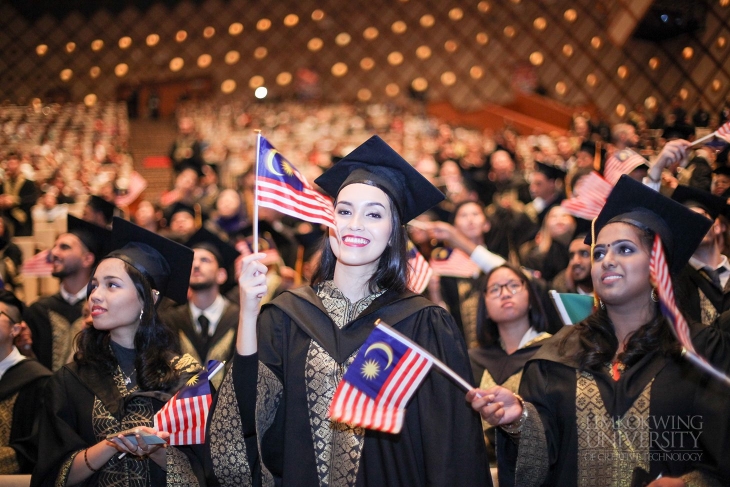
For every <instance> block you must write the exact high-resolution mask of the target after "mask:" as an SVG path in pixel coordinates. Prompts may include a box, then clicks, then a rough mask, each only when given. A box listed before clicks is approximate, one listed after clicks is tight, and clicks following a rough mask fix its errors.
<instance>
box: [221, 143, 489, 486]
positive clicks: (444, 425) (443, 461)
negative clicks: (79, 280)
mask: <svg viewBox="0 0 730 487" xmlns="http://www.w3.org/2000/svg"><path fill="white" fill-rule="evenodd" d="M315 182H316V183H317V184H318V185H319V186H320V187H321V188H323V189H324V190H325V191H326V192H327V193H328V194H330V195H331V196H332V197H333V198H335V203H334V210H335V211H334V213H335V225H336V229H337V230H336V231H335V230H330V234H329V237H328V238H326V239H324V240H323V241H322V250H323V255H322V259H321V263H320V267H319V269H318V271H317V272H316V273H315V276H314V278H313V279H312V285H311V286H307V287H304V288H300V289H299V290H296V291H287V292H284V293H283V294H281V295H280V296H279V297H277V298H276V299H274V300H273V301H272V302H271V303H269V304H267V305H265V306H263V308H262V309H261V310H259V302H260V299H261V297H262V296H263V295H264V294H265V292H266V284H265V283H266V281H265V277H266V267H265V266H264V265H262V264H261V263H260V262H259V260H260V259H261V258H262V257H263V255H262V254H253V255H250V256H248V257H246V258H244V260H243V269H242V272H241V277H240V279H239V284H240V288H241V320H240V323H239V330H238V342H237V354H236V356H235V357H234V359H233V366H232V369H231V370H230V371H229V373H228V374H227V375H226V378H225V380H224V382H223V384H222V386H221V389H220V392H219V395H218V398H217V404H216V406H215V410H214V411H213V412H212V413H211V419H210V428H209V440H208V445H209V448H210V460H211V463H212V468H213V472H214V477H215V479H214V480H211V481H210V482H211V483H213V482H217V483H218V484H220V485H226V486H228V485H230V486H234V485H235V486H242V485H251V484H253V485H261V484H262V485H286V486H363V485H372V486H385V485H389V486H417V485H433V486H447V485H448V486H453V485H464V486H482V485H491V478H490V476H489V465H488V462H487V457H486V449H485V445H484V439H483V437H482V433H481V425H480V419H479V415H478V414H477V413H476V412H475V411H473V410H472V409H471V408H470V407H469V404H468V403H466V402H465V401H464V395H463V393H461V392H460V391H459V388H458V387H457V386H456V385H454V383H452V382H451V381H450V380H449V379H447V378H445V377H444V376H442V375H441V374H438V373H433V372H431V373H430V374H429V375H428V376H427V377H426V379H425V380H424V382H423V384H422V385H421V386H420V388H419V389H418V391H417V392H416V393H415V394H414V395H413V397H412V399H411V401H410V402H409V404H408V405H407V407H406V413H405V419H404V425H403V429H402V430H401V432H400V433H398V434H388V433H383V432H378V431H373V430H365V429H362V428H357V427H352V426H351V425H348V424H343V423H338V422H334V421H332V420H330V419H329V417H328V410H329V407H330V403H331V401H332V397H333V395H334V392H335V390H336V388H337V386H338V384H339V382H340V379H341V378H342V376H343V374H344V373H345V372H346V371H347V369H348V367H349V366H350V364H351V363H352V361H353V360H354V358H355V356H356V355H357V353H358V350H359V349H360V347H361V345H362V344H363V342H364V341H365V339H366V338H367V337H368V335H369V334H370V332H371V331H372V330H373V328H374V322H375V320H376V319H378V318H380V319H382V320H383V321H384V322H386V323H388V324H390V325H391V326H393V327H394V328H395V329H396V330H397V331H399V332H400V333H402V334H404V335H405V336H407V337H408V338H410V339H411V340H414V341H415V342H417V343H418V344H419V345H420V346H422V347H424V348H425V349H426V350H428V351H429V352H431V353H433V354H434V355H435V356H436V357H437V358H439V359H440V360H442V361H444V362H445V363H446V364H447V365H448V366H449V367H451V368H452V369H453V370H454V371H455V372H456V373H457V374H459V375H460V376H462V377H464V378H466V379H467V380H469V381H471V380H472V374H471V370H470V366H469V359H468V356H467V350H466V345H465V343H464V339H463V338H462V336H461V333H460V331H459V329H458V328H457V327H456V325H455V323H454V320H453V318H452V317H451V316H450V315H449V314H448V313H447V312H446V311H445V310H444V309H443V308H441V307H439V306H436V305H435V304H433V303H432V302H430V301H428V300H426V299H425V298H423V297H420V296H417V295H415V294H413V293H411V292H410V291H408V290H407V289H406V282H407V275H408V264H407V260H406V236H405V235H406V233H405V227H404V224H405V223H406V222H408V221H410V220H411V219H413V218H414V217H416V216H417V215H419V214H420V213H422V212H423V211H425V210H427V209H429V208H430V207H431V206H433V205H434V204H437V203H438V202H439V201H441V200H442V199H443V195H442V194H441V193H440V192H439V191H438V190H437V189H436V188H435V187H433V186H432V185H431V184H430V183H429V182H428V181H426V179H424V178H423V177H422V176H421V175H420V174H419V173H418V172H417V171H416V170H414V169H413V168H412V167H411V165H410V164H409V163H408V162H406V161H405V160H404V159H403V158H402V157H400V156H399V155H398V154H397V153H396V152H395V151H393V149H391V148H390V147H389V146H388V145H387V144H386V143H385V142H383V140H382V139H380V138H379V137H377V136H375V137H372V138H371V139H369V140H368V141H366V142H365V143H364V144H362V145H361V146H359V147H358V148H356V149H355V150H354V151H353V152H351V153H350V154H349V155H348V156H347V157H345V158H344V159H342V160H341V161H339V162H338V163H337V164H336V165H335V166H334V167H333V168H331V169H330V170H328V171H327V172H326V173H324V174H323V175H322V176H321V177H320V178H318V179H317V180H316V181H315ZM259 311H260V312H259ZM257 325H258V326H257Z"/></svg>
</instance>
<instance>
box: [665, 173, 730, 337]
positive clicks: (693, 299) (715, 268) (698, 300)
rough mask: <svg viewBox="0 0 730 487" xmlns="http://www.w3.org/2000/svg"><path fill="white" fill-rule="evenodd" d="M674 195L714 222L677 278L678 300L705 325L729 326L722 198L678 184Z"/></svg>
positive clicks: (729, 289) (729, 291)
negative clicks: (723, 251)
mask: <svg viewBox="0 0 730 487" xmlns="http://www.w3.org/2000/svg"><path fill="white" fill-rule="evenodd" d="M672 199H673V200H674V201H678V202H679V203H682V204H683V205H684V206H686V207H688V208H690V209H691V210H692V211H694V212H696V213H699V214H700V215H703V216H705V217H707V218H709V219H711V220H712V221H713V222H714V223H713V225H712V226H711V227H710V230H709V231H708V232H707V234H706V235H705V236H704V238H703V239H702V241H701V242H700V245H699V246H698V247H697V249H696V250H695V252H694V254H692V257H691V258H690V259H689V263H688V264H687V265H686V266H685V267H684V269H683V270H682V272H681V273H680V275H679V277H678V279H677V281H678V282H677V300H678V301H679V302H680V304H682V305H683V309H684V311H685V313H686V314H687V315H688V316H689V317H690V318H692V319H693V320H694V321H697V322H701V323H702V324H703V325H706V326H709V325H718V326H720V327H721V328H723V329H726V330H730V263H729V262H728V258H727V257H726V256H725V255H723V254H722V246H723V242H722V239H723V235H724V233H725V229H726V223H725V222H724V221H723V220H722V219H721V218H720V216H721V215H723V216H724V215H725V214H726V213H727V204H726V202H725V200H724V199H723V198H720V197H719V196H714V195H712V194H710V193H708V192H706V191H702V190H700V189H696V188H691V187H689V186H683V185H680V186H677V189H675V190H674V193H673V194H672Z"/></svg>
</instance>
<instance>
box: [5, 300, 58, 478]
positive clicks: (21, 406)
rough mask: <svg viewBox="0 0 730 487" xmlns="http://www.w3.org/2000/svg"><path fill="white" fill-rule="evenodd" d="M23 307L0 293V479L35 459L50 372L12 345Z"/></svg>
mask: <svg viewBox="0 0 730 487" xmlns="http://www.w3.org/2000/svg"><path fill="white" fill-rule="evenodd" d="M22 313H23V303H22V302H21V301H20V300H19V299H18V298H17V297H16V296H15V295H14V294H13V293H11V292H10V291H6V290H4V289H0V418H2V421H0V475H9V474H19V473H24V474H28V473H31V472H32V471H33V467H34V466H35V462H36V457H37V448H38V445H37V442H38V437H37V420H38V411H39V410H40V404H42V403H43V390H44V387H45V385H46V381H47V380H48V377H50V375H51V371H50V370H48V369H47V368H45V367H43V366H42V365H41V364H40V363H38V361H36V360H33V359H28V358H26V357H25V356H23V355H22V354H21V353H20V352H19V351H18V349H17V348H16V347H15V346H14V345H13V340H15V337H17V336H18V334H19V333H20V330H21V320H22Z"/></svg>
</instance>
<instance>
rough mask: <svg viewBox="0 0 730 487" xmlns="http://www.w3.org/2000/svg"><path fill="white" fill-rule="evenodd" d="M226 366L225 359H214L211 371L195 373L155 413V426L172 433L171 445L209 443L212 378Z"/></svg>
mask: <svg viewBox="0 0 730 487" xmlns="http://www.w3.org/2000/svg"><path fill="white" fill-rule="evenodd" d="M222 369H223V363H222V362H219V361H217V360H210V361H209V362H208V370H207V371H206V370H204V371H202V372H200V373H198V374H197V375H195V376H193V377H192V378H191V379H190V380H189V381H188V382H187V384H186V385H185V386H184V387H183V388H182V389H180V390H179V391H177V393H176V394H175V395H174V396H172V399H170V400H169V401H167V403H165V405H164V406H162V409H160V410H159V411H158V412H157V414H155V418H154V427H155V428H156V429H157V430H158V431H165V432H167V433H170V444H171V445H199V444H201V443H205V424H206V422H207V420H208V409H209V408H210V403H211V402H212V396H211V390H210V380H211V379H212V378H213V376H214V375H215V374H217V373H218V372H219V371H220V370H222Z"/></svg>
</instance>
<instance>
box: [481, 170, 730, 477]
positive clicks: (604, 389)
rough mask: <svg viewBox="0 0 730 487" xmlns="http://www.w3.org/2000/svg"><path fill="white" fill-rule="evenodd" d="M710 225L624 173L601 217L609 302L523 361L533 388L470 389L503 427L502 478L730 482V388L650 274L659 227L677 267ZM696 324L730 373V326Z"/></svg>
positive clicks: (604, 291) (602, 288)
mask: <svg viewBox="0 0 730 487" xmlns="http://www.w3.org/2000/svg"><path fill="white" fill-rule="evenodd" d="M710 224H711V222H710V221H709V220H708V219H706V218H704V217H702V216H701V215H699V214H697V213H695V212H693V211H691V210H688V209H687V208H684V207H683V206H682V205H679V204H677V203H675V202H672V201H671V200H669V199H668V198H665V197H663V196H661V195H660V194H659V193H657V192H655V191H653V190H651V189H649V188H646V187H645V186H643V185H642V184H640V183H637V182H635V181H633V180H630V179H629V178H627V177H626V176H624V177H622V179H621V180H620V181H619V183H618V184H617V185H616V187H615V188H614V190H613V191H612V193H611V195H610V196H609V198H608V201H607V202H606V204H605V206H604V208H603V210H602V212H601V214H600V215H599V216H598V218H597V220H596V222H595V232H596V237H595V238H596V243H595V250H594V251H593V255H594V258H595V263H594V264H593V268H592V276H593V282H594V288H595V289H596V292H597V293H598V296H599V298H600V299H601V300H602V302H603V306H602V307H600V308H599V310H597V312H596V313H594V315H592V316H590V317H588V318H587V319H586V320H584V321H583V322H581V323H580V324H578V325H575V326H570V327H565V328H563V329H562V330H561V331H560V332H558V333H557V334H556V335H555V336H554V337H552V338H551V339H550V340H548V341H547V342H545V344H544V345H543V346H542V347H541V349H540V350H539V351H538V352H537V353H536V354H535V355H534V357H533V358H532V360H530V361H529V362H528V363H527V365H526V366H525V371H524V374H523V377H522V384H521V386H520V394H521V395H522V398H523V399H522V398H520V397H519V396H516V395H514V394H512V393H511V392H509V391H506V390H505V389H501V388H498V387H495V388H492V389H488V390H486V391H481V398H476V397H475V394H474V393H473V392H470V393H469V394H468V395H467V397H468V398H469V399H470V400H472V401H473V402H472V406H473V407H475V409H478V410H479V411H480V412H481V414H482V417H483V418H484V419H485V420H487V421H489V422H490V423H491V424H493V425H499V426H501V428H500V429H499V430H498V434H497V437H498V444H497V453H498V455H497V456H498V459H499V477H500V486H511V485H519V486H520V487H523V486H525V487H529V486H540V485H560V486H568V487H569V486H591V487H602V486H616V485H618V486H627V487H628V486H633V485H646V484H649V485H650V486H651V487H655V486H659V485H667V486H668V485H671V486H675V485H686V486H705V485H717V486H720V485H728V483H729V482H730V467H729V466H728V462H727V461H726V458H727V454H728V451H730V428H729V423H728V421H729V419H728V418H730V415H728V412H729V411H728V403H729V401H728V400H729V399H730V393H729V392H728V388H727V386H726V385H725V384H722V383H720V382H718V381H716V380H715V379H712V378H711V377H709V376H708V375H707V374H705V373H703V372H700V371H699V370H698V369H697V368H695V367H694V366H693V365H692V364H691V363H690V362H689V361H687V360H686V359H684V358H683V357H682V354H681V348H680V346H679V343H678V342H677V339H676V338H675V337H674V335H673V334H672V332H671V330H670V327H671V324H670V323H669V321H668V320H667V318H665V317H664V316H662V314H661V313H660V311H659V305H658V303H657V302H656V299H655V298H654V293H653V292H652V286H651V284H650V283H651V281H650V280H649V275H650V271H649V262H650V255H651V247H652V246H651V242H652V241H653V239H654V235H659V236H660V238H661V242H662V245H663V247H664V248H665V249H666V259H667V263H668V265H669V270H670V272H671V273H673V274H674V273H676V272H677V271H678V270H679V269H681V267H682V266H683V265H684V264H685V263H686V262H687V260H688V259H689V257H690V255H692V252H693V251H694V249H695V248H696V246H697V244H699V242H700V240H701V239H702V237H703V236H704V235H705V233H706V232H707V230H708V228H709V226H710ZM619 320H620V321H619ZM691 330H692V332H693V333H692V341H693V343H694V346H695V348H696V350H697V351H698V352H699V353H700V354H701V355H703V356H704V357H706V358H707V359H708V361H709V362H710V363H712V364H714V365H715V366H716V367H717V368H718V369H720V370H721V371H725V372H727V371H728V370H729V369H730V344H729V343H728V339H727V337H726V336H725V335H724V334H723V333H722V332H720V331H719V330H717V329H715V328H714V327H704V328H702V327H700V329H699V330H697V329H694V328H691ZM619 337H620V338H619ZM619 347H621V348H619ZM660 476H661V477H662V478H661V480H660V481H659V480H656V479H658V478H659V477H660Z"/></svg>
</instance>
